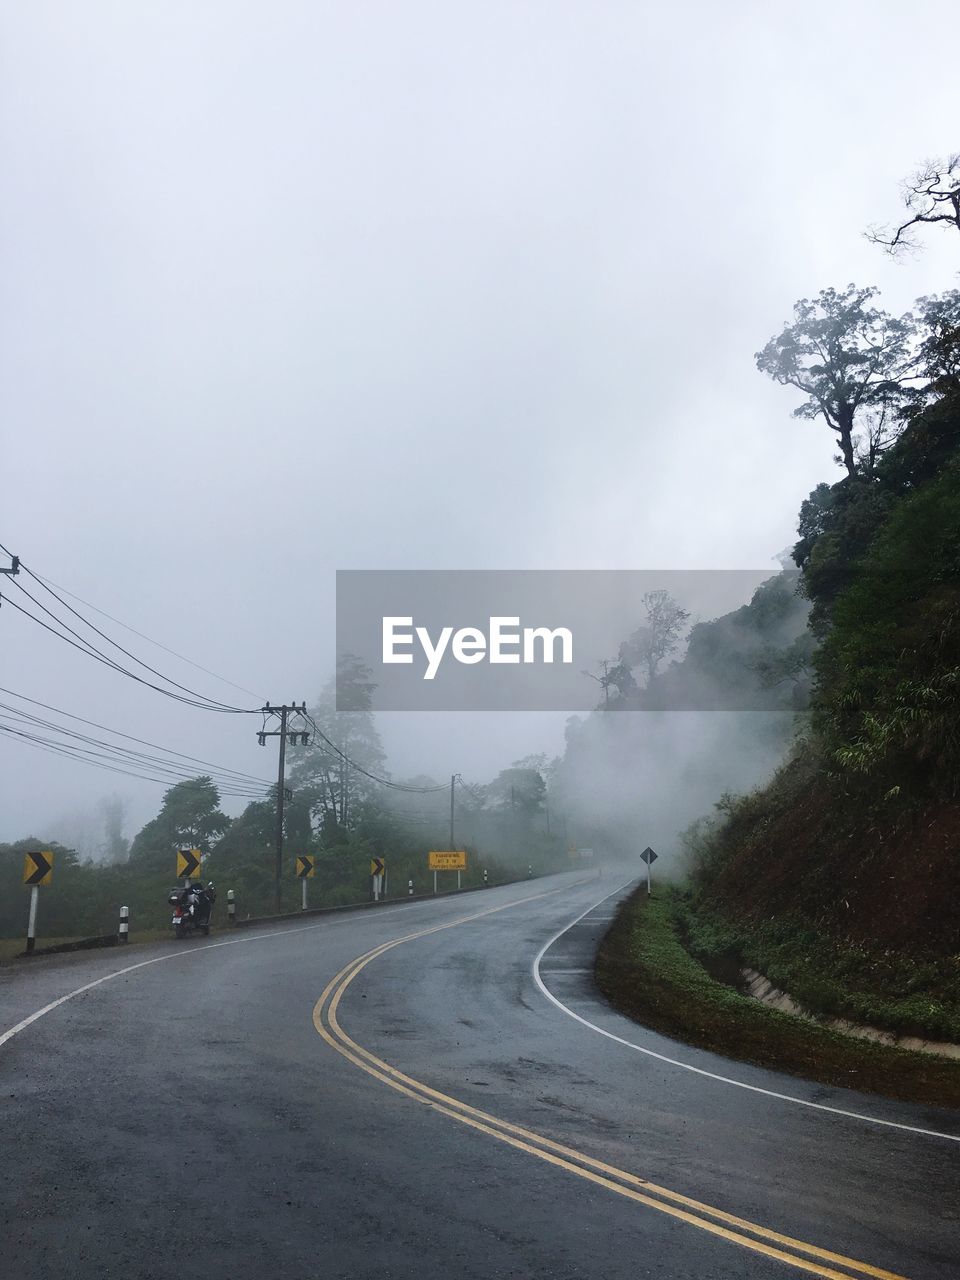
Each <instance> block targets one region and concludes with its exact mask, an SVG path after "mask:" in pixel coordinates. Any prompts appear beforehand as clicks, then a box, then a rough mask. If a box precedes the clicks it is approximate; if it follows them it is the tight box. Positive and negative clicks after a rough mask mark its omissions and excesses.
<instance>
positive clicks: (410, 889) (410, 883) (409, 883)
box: [407, 880, 413, 898]
mask: <svg viewBox="0 0 960 1280" xmlns="http://www.w3.org/2000/svg"><path fill="white" fill-rule="evenodd" d="M407 893H408V894H409V895H410V897H411V898H412V897H413V881H412V880H408V881H407Z"/></svg>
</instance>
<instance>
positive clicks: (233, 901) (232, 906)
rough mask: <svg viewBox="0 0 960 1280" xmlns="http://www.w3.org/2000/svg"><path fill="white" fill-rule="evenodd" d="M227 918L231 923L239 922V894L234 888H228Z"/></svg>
mask: <svg viewBox="0 0 960 1280" xmlns="http://www.w3.org/2000/svg"><path fill="white" fill-rule="evenodd" d="M227 919H228V920H229V921H230V923H231V924H236V923H237V896H236V894H235V893H234V892H233V890H232V889H228V890H227Z"/></svg>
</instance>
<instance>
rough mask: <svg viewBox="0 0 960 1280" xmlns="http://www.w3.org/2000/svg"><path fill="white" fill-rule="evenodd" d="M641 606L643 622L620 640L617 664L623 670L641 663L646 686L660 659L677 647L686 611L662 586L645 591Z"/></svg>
mask: <svg viewBox="0 0 960 1280" xmlns="http://www.w3.org/2000/svg"><path fill="white" fill-rule="evenodd" d="M643 607H644V611H645V613H646V622H644V623H643V624H642V626H639V627H638V628H637V629H636V631H634V632H633V634H632V635H630V636H628V637H627V639H626V640H624V642H623V644H621V646H620V663H619V665H620V666H621V667H622V668H625V669H626V671H627V674H629V673H630V672H631V671H632V669H633V668H634V667H642V668H643V671H644V674H645V676H646V687H647V688H649V687H650V685H651V684H652V682H653V679H654V677H655V676H656V674H657V668H658V667H659V666H660V663H661V662H662V661H663V660H664V658H666V657H669V655H670V654H671V653H673V652H674V651H675V650H676V649H677V648H678V646H679V644H680V640H681V638H682V636H683V631H684V628H685V627H686V625H687V623H688V622H689V620H690V614H689V611H688V610H686V609H684V608H682V607H681V606H680V605H679V604H677V602H676V600H674V598H673V597H672V596H671V595H670V592H669V591H664V590H662V589H661V590H658V591H647V592H646V593H645V594H644V596H643ZM634 687H635V682H634Z"/></svg>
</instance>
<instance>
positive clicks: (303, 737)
mask: <svg viewBox="0 0 960 1280" xmlns="http://www.w3.org/2000/svg"><path fill="white" fill-rule="evenodd" d="M260 712H261V715H262V716H263V718H264V719H263V725H262V726H261V728H260V730H259V732H258V733H257V741H258V742H259V743H260V745H261V747H265V746H266V745H267V739H268V738H279V739H280V763H279V767H278V769H277V836H276V849H277V856H276V863H275V865H274V886H275V890H276V900H277V915H279V914H280V883H281V878H282V875H283V802H284V800H285V799H286V787H285V785H284V783H285V777H284V774H285V769H286V762H287V739H288V738H289V739H290V745H291V746H296V744H297V742H298V741H299V742H300V743H301V745H302V746H306V745H307V743H308V742H309V740H310V734H309V733H308V732H307V731H306V729H299V728H297V729H293V730H291V729H290V728H289V718H290V717H291V716H295V717H297V718H298V719H299V721H300V723H302V724H304V725H305V724H306V722H307V721H306V715H307V704H306V703H305V702H300V703H297V702H293V703H291V704H290V705H289V706H288V705H287V704H286V703H284V704H283V706H280V707H272V706H271V705H270V703H269V702H268V703H267V705H266V706H265V707H261V708H260ZM268 716H270V717H277V718H278V719H279V721H280V728H279V729H268V728H267V717H268Z"/></svg>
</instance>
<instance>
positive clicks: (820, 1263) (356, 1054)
mask: <svg viewBox="0 0 960 1280" xmlns="http://www.w3.org/2000/svg"><path fill="white" fill-rule="evenodd" d="M556 892H558V890H555V889H554V890H550V891H549V892H548V893H541V894H535V895H531V896H530V897H527V898H524V899H522V900H521V901H519V902H510V903H506V904H505V905H503V906H499V907H490V908H488V909H487V910H485V911H477V912H474V913H473V914H472V915H467V916H461V917H460V918H459V919H456V920H451V921H449V922H447V923H446V924H439V925H433V926H432V927H430V928H427V929H420V930H418V931H417V932H416V933H408V934H406V935H405V936H404V937H402V938H395V939H394V940H393V941H392V942H384V943H382V944H381V945H380V946H379V947H374V948H373V950H372V951H367V952H366V953H365V954H364V955H361V956H358V957H357V958H356V959H355V960H351V961H350V963H349V964H347V965H345V966H344V967H343V968H342V969H341V970H340V972H339V973H338V974H337V975H336V977H334V978H333V979H332V980H331V981H330V982H329V983H328V984H327V986H326V988H325V989H324V991H323V994H322V995H321V997H320V999H319V1000H318V1001H317V1003H316V1005H315V1006H314V1010H313V1025H314V1026H315V1027H316V1029H317V1032H318V1033H319V1035H321V1036H322V1037H323V1039H324V1040H325V1041H326V1042H327V1044H328V1045H330V1047H331V1048H332V1049H335V1050H336V1051H337V1053H339V1054H341V1055H342V1056H343V1057H344V1058H346V1059H347V1060H348V1061H349V1062H352V1063H353V1065H354V1066H356V1067H359V1068H360V1069H361V1071H365V1072H366V1073H367V1074H368V1075H370V1076H373V1077H374V1079H376V1080H380V1081H381V1082H382V1083H383V1084H386V1085H389V1086H390V1088H391V1089H395V1090H396V1091H397V1092H398V1093H402V1094H403V1095H404V1096H405V1097H408V1098H412V1099H413V1100H414V1101H416V1102H420V1103H423V1104H424V1105H426V1106H428V1107H431V1108H432V1109H433V1110H434V1111H438V1112H440V1114H441V1115H445V1116H448V1117H449V1118H450V1119H451V1120H457V1121H458V1122H459V1123H460V1124H465V1125H468V1126H469V1127H470V1128H471V1129H475V1130H477V1131H478V1132H480V1133H485V1134H487V1135H489V1136H490V1137H491V1138H496V1139H497V1141H499V1142H504V1143H506V1144H507V1145H508V1146H511V1147H514V1148H516V1149H517V1150H518V1151H524V1152H526V1154H527V1155H531V1156H536V1157H537V1159H538V1160H545V1161H546V1162H547V1163H548V1164H552V1165H554V1166H555V1167H556V1168H558V1169H563V1170H565V1171H566V1172H567V1173H572V1174H575V1175H576V1176H577V1177H578V1178H583V1179H585V1180H586V1181H587V1182H592V1183H594V1184H595V1185H596V1186H600V1187H604V1188H606V1189H607V1190H608V1191H613V1192H615V1193H616V1194H617V1195H620V1196H623V1197H625V1198H626V1199H628V1200H633V1201H635V1202H636V1203H637V1204H642V1205H644V1206H645V1207H646V1208H648V1209H655V1210H656V1211H657V1212H658V1213H665V1214H667V1215H668V1216H669V1217H671V1218H677V1219H679V1220H680V1221H681V1222H685V1223H687V1224H688V1225H689V1226H692V1227H697V1228H698V1229H699V1230H701V1231H707V1232H709V1233H710V1234H711V1235H714V1236H719V1237H721V1238H722V1239H724V1240H726V1241H728V1242H729V1243H731V1244H735V1245H739V1246H740V1247H742V1248H744V1249H749V1250H751V1251H752V1252H753V1253H760V1254H764V1255H766V1256H767V1257H769V1258H776V1259H777V1260H778V1261H779V1262H785V1263H787V1264H789V1265H790V1266H792V1267H796V1268H798V1269H799V1270H801V1271H807V1272H810V1273H812V1274H813V1275H816V1276H823V1277H827V1278H828V1280H852V1278H856V1280H861V1278H862V1277H864V1276H870V1277H873V1278H874V1280H905V1278H904V1277H903V1276H900V1275H897V1274H896V1273H895V1272H892V1271H884V1270H883V1269H882V1268H880V1267H873V1266H870V1265H869V1264H868V1263H865V1262H857V1261H856V1260H855V1259H854V1258H847V1257H844V1256H843V1254H839V1253H832V1252H831V1251H830V1250H829V1249H821V1248H820V1247H819V1246H817V1245H813V1244H807V1243H805V1242H804V1241H803V1240H795V1239H793V1237H792V1236H787V1235H783V1234H781V1233H780V1232H779V1231H773V1230H771V1229H770V1228H768V1227H762V1226H759V1225H758V1224H757V1223H755V1222H749V1221H747V1219H745V1218H738V1217H737V1216H736V1215H735V1214H732V1213H726V1212H725V1211H724V1210H722V1209H715V1208H713V1207H712V1206H711V1205H708V1204H703V1203H701V1202H700V1201H699V1200H693V1199H691V1198H690V1196H685V1195H682V1194H681V1193H680V1192H678V1191H671V1190H670V1189H669V1188H668V1187H661V1186H659V1185H658V1184H657V1183H655V1182H650V1181H648V1180H647V1179H646V1178H640V1177H637V1175H636V1174H633V1173H629V1172H627V1171H626V1170H624V1169H617V1168H616V1167H615V1166H613V1165H609V1164H605V1163H604V1162H603V1161H602V1160H595V1159H593V1157H591V1156H588V1155H585V1154H584V1153H583V1152H582V1151H576V1150H574V1149H573V1148H572V1147H567V1146H564V1145H563V1144H561V1143H559V1142H554V1141H553V1140H552V1139H551V1138H545V1137H543V1136H542V1135H541V1134H538V1133H534V1132H532V1131H531V1130H530V1129H524V1128H522V1127H521V1126H519V1125H515V1124H511V1123H510V1122H509V1121H506V1120H500V1119H498V1118H497V1117H496V1116H493V1115H490V1113H489V1112H486V1111H480V1110H478V1109H477V1108H476V1107H472V1106H470V1105H468V1104H467V1103H465V1102H461V1101H459V1099H457V1098H452V1097H450V1095H449V1094H446V1093H441V1092H440V1091H439V1090H437V1089H433V1088H431V1087H430V1086H429V1085H427V1084H424V1083H423V1082H422V1081H420V1080H415V1079H413V1077H412V1076H408V1075H405V1074H404V1072H402V1071H399V1070H398V1069H397V1068H396V1067H393V1066H391V1065H390V1063H388V1062H384V1060H383V1059H382V1058H378V1057H377V1056H376V1055H375V1054H373V1053H371V1052H370V1051H369V1050H368V1049H364V1048H363V1046H362V1045H359V1044H357V1042H356V1041H355V1040H353V1039H352V1038H351V1037H350V1036H349V1035H348V1034H347V1033H346V1031H344V1029H343V1028H342V1027H341V1025H340V1023H339V1021H338V1016H337V1015H338V1012H339V1009H340V1002H341V1000H342V999H343V996H344V993H345V992H346V990H347V988H348V987H349V986H350V984H351V982H353V980H354V979H355V978H356V977H357V975H358V974H360V973H362V971H363V970H364V969H365V968H366V967H367V965H368V964H370V963H371V962H372V961H374V960H376V959H377V958H378V957H379V956H382V955H384V954H386V952H388V951H392V950H393V948H394V947H400V946H403V945H404V944H405V943H407V942H414V941H416V940H417V939H418V938H425V937H428V936H429V935H430V934H432V933H440V932H442V931H443V930H445V929H454V928H456V927H457V926H458V925H462V924H466V923H468V922H469V921H472V920H479V919H481V918H482V917H484V916H488V915H494V914H496V913H497V912H499V911H507V910H510V909H511V908H513V907H519V906H523V905H525V904H526V903H528V902H532V901H535V900H536V899H537V898H544V897H549V896H550V894H552V893H556ZM839 1268H842V1270H841V1269H839Z"/></svg>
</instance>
